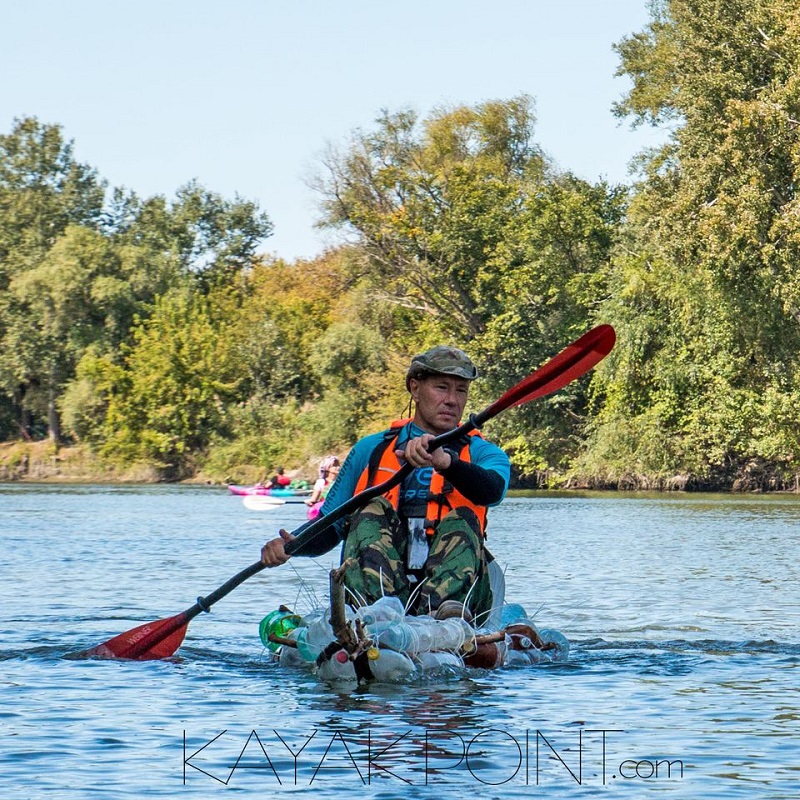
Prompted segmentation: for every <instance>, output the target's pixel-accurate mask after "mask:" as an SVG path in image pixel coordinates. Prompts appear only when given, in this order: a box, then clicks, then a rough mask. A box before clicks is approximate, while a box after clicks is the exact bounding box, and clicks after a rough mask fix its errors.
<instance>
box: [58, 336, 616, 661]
mask: <svg viewBox="0 0 800 800" xmlns="http://www.w3.org/2000/svg"><path fill="white" fill-rule="evenodd" d="M615 341H616V334H615V333H614V329H613V328H612V327H611V326H610V325H598V326H597V327H596V328H593V329H592V330H590V331H589V332H588V333H585V334H584V335H583V336H581V337H580V338H579V339H576V340H575V341H574V342H573V343H572V344H570V345H569V346H567V347H566V348H564V350H562V351H561V352H560V353H559V354H558V355H557V356H555V357H554V358H552V359H551V360H550V361H548V362H547V363H546V364H544V365H543V366H541V367H539V368H538V369H537V370H534V372H532V373H531V374H530V375H529V376H528V377H527V378H525V379H524V380H522V381H520V382H519V383H518V384H517V385H516V386H513V387H512V388H511V389H509V390H508V391H507V392H505V394H503V395H502V396H501V397H500V398H499V399H498V400H496V401H495V402H494V403H492V404H491V405H490V406H488V407H487V408H485V409H484V410H483V411H481V412H480V413H479V414H471V415H470V417H469V419H468V420H467V421H466V422H465V423H463V424H462V425H460V426H459V427H458V428H454V429H453V430H451V431H448V432H447V433H443V434H441V435H440V436H437V437H436V438H435V439H433V440H432V441H431V443H430V445H429V450H436V449H437V448H439V447H442V446H444V445H446V444H449V443H451V442H454V441H456V440H457V439H459V438H460V437H461V436H463V435H464V434H466V433H469V432H470V431H472V430H475V429H476V428H480V427H482V426H483V425H484V424H485V423H486V422H488V421H489V420H490V419H492V418H494V417H496V416H497V415H498V414H499V413H501V412H502V411H505V410H506V409H509V408H513V407H514V406H518V405H521V404H522V403H527V402H529V401H530V400H534V399H536V398H537V397H544V396H546V395H549V394H552V393H553V392H556V391H558V390H559V389H563V388H564V387H565V386H566V385H567V384H569V383H571V382H572V381H574V380H575V379H576V378H579V377H580V376H581V375H583V374H585V373H586V372H588V371H589V370H590V369H591V368H592V367H594V366H595V365H596V364H598V363H599V362H600V361H602V360H603V359H604V358H605V357H606V356H607V355H608V354H609V353H610V352H611V349H612V348H613V347H614V342H615ZM412 470H413V467H412V466H411V465H410V464H404V465H403V466H402V467H401V468H400V469H399V470H398V471H397V472H396V473H395V474H394V475H393V476H392V477H391V478H389V479H388V480H386V481H384V482H383V483H380V484H378V485H376V486H371V487H369V488H368V489H365V490H364V491H363V492H359V493H358V494H357V495H354V496H353V497H351V498H350V499H349V500H348V501H347V502H345V503H342V504H341V505H340V506H337V507H336V508H334V509H333V510H332V511H331V512H329V513H328V514H325V516H320V517H319V518H318V519H316V520H315V521H314V522H312V523H310V524H308V523H306V524H305V525H303V526H302V528H301V529H298V531H297V536H296V538H295V539H293V540H292V541H291V542H288V543H287V544H286V546H285V548H284V549H285V551H286V553H288V554H289V555H291V554H293V553H296V552H297V551H298V550H300V548H301V547H303V546H305V545H308V544H310V543H311V542H312V541H314V540H315V539H316V538H317V537H318V536H320V535H321V534H322V533H323V532H324V531H325V530H327V529H328V528H329V527H330V526H331V525H332V524H333V523H334V522H336V521H337V520H339V519H342V517H345V516H347V515H348V514H350V513H352V512H353V511H356V510H357V509H359V508H361V507H363V506H365V505H366V504H367V503H368V502H369V501H370V500H371V499H372V498H373V497H378V496H380V495H382V494H385V493H386V492H388V491H389V490H390V489H392V488H393V487H394V486H397V485H398V484H399V483H401V482H402V480H403V479H404V478H405V477H406V475H408V474H409V472H411V471H412ZM265 566H266V565H265V564H263V563H262V562H261V561H256V562H255V563H254V564H251V565H250V566H249V567H247V568H246V569H243V570H242V571H241V572H239V573H237V574H236V575H234V576H233V577H232V578H231V579H230V580H228V581H226V582H225V583H223V584H222V586H220V587H219V588H218V589H215V590H214V591H213V592H211V593H210V594H209V595H207V596H206V597H198V598H197V602H196V603H195V604H194V605H193V606H192V607H191V608H187V609H186V611H183V612H181V613H180V614H176V615H175V616H174V617H168V618H167V619H162V620H157V621H156V622H148V623H146V624H144V625H139V626H138V627H136V628H132V629H131V630H129V631H126V632H125V633H121V634H119V635H118V636H115V637H114V638H112V639H109V640H108V641H106V642H104V643H103V644H100V645H97V646H96V647H92V648H90V649H89V650H84V651H81V652H79V653H72V654H70V656H69V657H70V658H91V657H97V658H129V659H135V660H139V661H146V660H151V659H158V658H168V657H169V656H171V655H173V654H174V653H175V651H176V650H177V649H178V648H179V647H180V646H181V643H182V642H183V638H184V636H185V635H186V629H187V627H188V625H189V623H190V622H191V621H192V620H193V619H194V618H195V617H196V616H197V615H198V614H200V613H201V612H203V611H206V612H207V611H210V610H211V606H213V605H214V603H216V602H217V601H218V600H221V599H222V598H223V597H225V596H226V595H227V594H229V593H230V592H232V591H233V590H234V589H235V588H236V587H237V586H239V585H240V584H241V583H244V581H246V580H247V579H248V578H251V577H253V575H256V574H257V573H259V572H261V570H263V569H265Z"/></svg>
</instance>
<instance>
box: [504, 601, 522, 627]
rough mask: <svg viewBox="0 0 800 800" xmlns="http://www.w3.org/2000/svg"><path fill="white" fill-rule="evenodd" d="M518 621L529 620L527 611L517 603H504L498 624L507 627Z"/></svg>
mask: <svg viewBox="0 0 800 800" xmlns="http://www.w3.org/2000/svg"><path fill="white" fill-rule="evenodd" d="M518 622H529V620H528V612H527V611H525V609H524V608H523V607H522V606H521V605H520V604H519V603H506V605H504V606H503V612H502V614H501V615H500V625H501V627H503V628H507V627H508V626H509V625H513V624H514V623H518Z"/></svg>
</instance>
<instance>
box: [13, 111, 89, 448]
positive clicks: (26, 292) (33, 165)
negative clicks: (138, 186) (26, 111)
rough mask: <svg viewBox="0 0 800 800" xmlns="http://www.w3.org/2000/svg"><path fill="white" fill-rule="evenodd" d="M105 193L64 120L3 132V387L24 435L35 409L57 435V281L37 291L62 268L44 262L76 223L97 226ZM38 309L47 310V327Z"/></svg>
mask: <svg viewBox="0 0 800 800" xmlns="http://www.w3.org/2000/svg"><path fill="white" fill-rule="evenodd" d="M104 193H105V186H104V184H103V182H102V181H101V180H100V179H99V178H98V176H97V174H96V172H95V170H93V169H92V168H91V167H89V166H87V165H85V164H81V163H79V162H78V161H76V159H75V156H74V152H73V144H72V142H67V141H65V139H64V137H63V134H62V131H61V128H60V127H59V126H57V125H45V124H42V123H40V122H39V121H38V120H37V119H36V118H33V117H28V118H24V119H20V120H16V121H15V123H14V127H13V129H12V131H11V133H10V134H7V135H3V136H0V389H1V390H2V391H3V392H4V393H5V394H6V395H7V397H8V398H10V399H11V402H12V404H13V406H14V407H15V408H16V410H17V413H18V415H19V416H18V426H19V430H20V431H21V432H22V433H23V434H24V435H28V434H29V428H30V424H31V418H32V417H31V415H32V414H39V415H47V416H49V420H50V423H51V435H53V436H57V435H58V426H57V416H56V414H55V404H54V400H55V394H56V389H55V387H56V385H57V382H58V381H59V380H60V378H59V373H60V370H61V367H62V366H63V361H64V360H65V359H59V357H58V356H56V355H54V354H53V353H52V349H53V347H55V348H60V346H61V340H60V339H59V338H58V336H59V326H60V324H61V323H59V322H58V321H56V319H55V317H57V316H58V313H59V309H57V308H56V306H57V305H60V304H61V300H59V299H58V298H56V297H55V287H53V288H52V289H51V290H49V291H48V292H47V296H46V297H41V298H40V297H37V296H36V292H38V291H39V290H40V288H41V287H42V285H43V284H46V283H47V280H48V279H47V277H46V276H47V274H50V275H51V277H52V276H53V273H54V272H56V271H57V269H56V266H55V264H54V261H53V259H51V260H50V263H49V264H48V263H46V262H47V259H48V254H49V252H50V250H51V248H53V247H54V246H55V245H56V243H57V242H58V241H59V240H60V239H61V237H63V236H64V235H65V233H66V232H67V230H68V228H70V227H71V226H82V227H86V228H88V229H90V230H95V229H97V227H98V226H99V224H100V221H101V214H102V208H103V198H104ZM60 257H61V256H60V255H59V254H58V253H57V254H56V255H55V256H54V259H55V260H56V261H57V260H58V259H59V258H60ZM29 273H31V274H30V275H29ZM56 280H59V279H58V278H57V276H56ZM71 280H72V278H67V279H66V282H67V283H69V282H70V281H71ZM70 302H71V301H70V300H66V301H65V303H64V305H68V304H69V303H70ZM62 310H63V309H62ZM39 312H41V313H43V314H44V313H46V314H47V318H46V319H44V318H43V319H44V322H43V326H42V328H41V329H40V328H39V327H38V326H37V317H36V316H35V315H36V314H37V313H39ZM31 315H34V316H31ZM69 357H70V356H66V357H65V358H66V360H68V359H69ZM59 360H60V361H61V362H62V363H61V364H59V363H58V362H59ZM46 418H47V417H46ZM6 433H10V431H6Z"/></svg>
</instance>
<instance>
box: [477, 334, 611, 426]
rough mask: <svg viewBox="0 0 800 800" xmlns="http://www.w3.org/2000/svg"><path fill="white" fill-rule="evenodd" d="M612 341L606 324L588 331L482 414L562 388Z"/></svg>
mask: <svg viewBox="0 0 800 800" xmlns="http://www.w3.org/2000/svg"><path fill="white" fill-rule="evenodd" d="M616 340H617V335H616V333H615V332H614V329H613V328H612V327H611V326H610V325H598V326H597V327H596V328H592V330H590V331H589V332H588V333H585V334H584V335H583V336H581V337H580V339H576V340H575V341H574V342H573V343H572V344H570V345H568V346H567V347H565V348H564V349H563V350H562V351H561V352H560V353H559V354H558V355H557V356H555V357H554V358H552V359H551V360H550V361H548V362H547V363H546V364H545V365H544V366H542V367H540V368H539V369H537V370H536V371H535V372H533V373H531V375H529V376H528V377H527V378H526V379H525V380H524V381H521V382H520V383H518V384H517V385H516V386H513V387H512V388H511V389H509V390H508V391H507V392H506V393H505V394H504V395H503V396H502V397H500V398H498V399H497V400H496V401H495V402H494V403H492V405H491V406H489V408H487V409H486V412H484V413H485V414H486V415H487V416H486V418H487V419H491V417H493V416H494V415H495V414H498V413H499V412H501V411H505V410H506V409H507V408H513V407H514V406H518V405H520V404H521V403H527V402H528V401H529V400H533V399H534V398H536V397H543V396H544V395H547V394H552V393H553V392H556V391H558V390H559V389H563V388H564V387H565V386H566V385H567V384H570V383H572V381H574V380H575V379H576V378H580V377H581V375H583V374H584V373H586V372H588V371H589V370H590V369H591V368H592V367H594V366H595V365H596V364H599V363H600V362H601V361H602V360H603V359H604V358H605V357H606V356H607V355H608V354H609V353H610V352H611V350H612V349H613V348H614V343H615V342H616Z"/></svg>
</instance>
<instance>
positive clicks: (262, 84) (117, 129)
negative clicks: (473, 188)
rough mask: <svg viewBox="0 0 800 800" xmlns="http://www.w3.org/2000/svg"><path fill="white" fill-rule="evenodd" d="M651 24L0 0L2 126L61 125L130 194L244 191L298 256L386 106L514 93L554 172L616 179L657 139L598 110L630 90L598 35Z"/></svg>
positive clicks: (460, 13)
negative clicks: (359, 135) (342, 154)
mask: <svg viewBox="0 0 800 800" xmlns="http://www.w3.org/2000/svg"><path fill="white" fill-rule="evenodd" d="M648 18H649V17H648V13H647V3H646V0H527V2H526V1H525V0H494V2H486V1H485V0H484V2H478V0H402V2H401V1H400V0H224V2H222V1H221V0H214V2H212V1H211V0H0V30H1V31H2V39H1V41H2V44H1V45H0V132H2V133H8V132H9V131H10V130H11V127H12V125H13V120H14V118H17V117H22V116H36V117H38V118H39V120H40V121H42V122H45V123H57V124H60V125H61V126H62V127H63V129H64V134H65V136H66V138H67V139H71V140H74V143H75V151H76V156H77V158H78V159H79V160H80V161H83V162H86V163H88V164H90V165H92V166H93V167H95V168H96V169H97V170H98V172H99V173H100V175H101V176H102V177H104V178H105V179H106V180H107V181H108V182H109V183H110V184H111V185H112V186H126V187H128V188H129V189H132V190H134V191H135V192H136V193H137V194H139V195H140V196H143V197H146V196H150V195H153V194H164V195H166V196H167V197H172V196H174V193H175V190H176V189H177V188H178V187H179V186H181V185H183V184H185V183H186V182H187V181H189V180H191V179H193V178H196V179H197V180H198V181H199V182H200V183H201V184H202V185H204V186H205V187H207V188H208V189H211V190H213V191H216V192H219V193H220V194H222V195H223V196H225V197H228V198H231V199H232V198H233V197H234V195H235V194H239V195H240V196H241V197H244V198H246V199H249V200H255V201H257V202H258V203H259V205H260V207H261V209H262V210H264V211H266V212H267V213H268V214H269V216H270V217H271V218H272V220H273V222H274V225H275V233H274V235H273V236H272V237H270V238H269V239H268V240H267V241H266V242H265V243H264V247H263V250H264V251H265V252H272V253H275V254H277V255H279V256H282V257H284V258H287V259H293V258H297V257H312V256H314V255H315V254H317V253H319V252H321V251H322V249H323V248H324V246H325V245H326V244H334V243H335V239H332V238H331V237H332V234H331V233H330V232H325V233H323V232H320V231H317V230H315V229H314V227H313V223H314V221H315V220H316V219H317V216H318V212H317V207H316V201H317V199H316V197H315V195H314V194H313V193H312V192H311V190H310V189H309V188H307V182H308V179H309V177H311V176H313V175H314V174H315V173H316V172H318V171H319V169H320V167H319V164H320V155H321V153H322V152H323V150H324V149H325V147H326V145H327V144H328V143H333V144H343V143H345V142H346V141H347V138H348V134H349V133H350V132H351V131H352V130H354V129H356V128H362V129H369V128H370V127H371V125H372V121H373V120H374V118H375V117H376V115H377V114H378V112H379V111H380V109H382V108H387V109H389V110H390V111H394V110H398V109H400V108H405V107H409V106H410V107H412V108H414V109H416V110H417V111H418V112H419V113H420V114H422V115H423V116H424V115H425V114H427V113H428V112H430V111H431V110H432V109H433V108H435V107H436V106H438V105H441V104H470V105H471V104H474V103H478V102H481V101H484V100H490V99H507V98H510V97H513V96H516V95H519V94H521V93H526V94H529V95H531V96H532V97H533V98H534V100H535V104H536V115H537V125H536V130H535V139H536V141H537V142H538V144H539V145H540V146H541V147H542V148H543V149H544V151H545V152H546V153H547V154H548V155H549V156H550V157H551V158H552V159H553V160H554V161H555V162H556V163H557V164H558V166H560V167H561V168H563V169H569V170H571V171H573V172H575V173H577V174H578V175H580V176H582V177H584V178H586V179H587V180H591V181H594V180H597V179H599V178H601V177H602V178H606V179H608V180H609V181H612V182H625V181H627V180H628V179H629V176H628V172H627V167H628V164H629V162H630V159H631V157H632V156H633V155H634V154H635V153H637V152H638V151H640V150H641V149H642V148H644V147H648V146H652V145H655V144H658V143H659V142H660V141H662V140H663V133H660V132H658V131H654V130H653V129H649V128H645V129H640V130H637V131H631V130H630V126H629V124H628V123H627V122H624V121H623V122H620V121H619V120H617V119H616V118H615V117H613V116H612V114H611V110H610V109H611V104H612V103H613V102H614V101H615V100H618V99H619V98H620V97H621V96H622V95H623V94H624V92H625V91H626V89H627V87H628V82H627V80H625V79H622V78H614V72H615V70H616V68H617V66H618V60H617V56H616V54H615V53H614V52H613V51H612V44H614V43H615V42H618V41H619V40H620V39H621V38H622V37H623V36H625V35H628V34H630V33H633V32H636V31H639V30H641V29H642V28H643V27H644V25H645V24H646V22H647V21H648Z"/></svg>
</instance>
